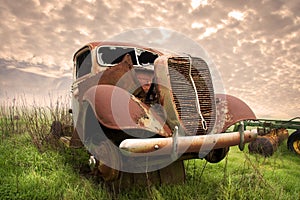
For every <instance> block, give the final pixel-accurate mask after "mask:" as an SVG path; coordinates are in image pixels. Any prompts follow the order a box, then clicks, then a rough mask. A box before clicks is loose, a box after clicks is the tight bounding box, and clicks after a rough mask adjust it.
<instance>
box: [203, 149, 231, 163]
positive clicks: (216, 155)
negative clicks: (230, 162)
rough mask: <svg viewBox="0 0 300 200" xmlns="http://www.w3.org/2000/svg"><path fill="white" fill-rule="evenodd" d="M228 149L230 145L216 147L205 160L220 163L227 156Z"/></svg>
mask: <svg viewBox="0 0 300 200" xmlns="http://www.w3.org/2000/svg"><path fill="white" fill-rule="evenodd" d="M228 151H229V147H225V148H221V149H214V150H212V151H210V152H209V153H208V154H207V155H206V156H205V160H206V161H207V162H209V163H218V162H220V161H221V160H223V159H224V158H225V156H226V155H227V153H228Z"/></svg>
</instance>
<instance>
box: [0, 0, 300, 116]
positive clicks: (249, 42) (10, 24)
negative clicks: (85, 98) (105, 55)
mask: <svg viewBox="0 0 300 200" xmlns="http://www.w3.org/2000/svg"><path fill="white" fill-rule="evenodd" d="M299 13H300V3H299V1H298V0H289V1H285V0H281V1H280V0H251V1H250V0H249V1H246V0H239V1H238V0H220V1H217V0H212V1H210V0H200V1H199V0H198V1H197V0H191V1H181V0H171V1H162V0H152V1H148V0H141V1H117V0H85V1H83V0H52V1H51V0H49V1H47V0H45V1H44V0H20V1H12V0H0V17H1V20H0V24H1V29H0V37H1V45H0V97H7V96H10V95H11V94H13V95H16V94H18V93H22V92H23V93H25V94H28V95H29V94H30V95H31V94H40V95H45V94H47V93H48V92H54V93H55V92H58V91H69V89H70V84H71V82H72V80H71V78H72V77H71V74H72V56H73V53H74V52H75V51H76V50H77V49H78V48H80V47H81V46H83V45H84V44H86V43H87V42H90V41H98V40H106V39H109V38H110V37H111V36H114V35H118V34H120V33H122V32H126V31H130V30H132V29H137V28H151V27H164V28H166V29H170V30H173V31H176V32H178V33H180V34H184V35H185V36H186V37H188V38H190V39H192V40H194V41H195V42H196V43H197V44H199V45H200V46H202V47H203V48H204V49H205V50H206V51H207V52H208V53H209V55H210V57H211V58H212V60H213V61H214V63H215V65H216V67H217V69H218V70H219V72H220V75H221V77H222V79H223V83H224V87H225V89H226V92H227V93H228V94H231V95H234V96H237V97H239V98H241V99H242V100H244V101H245V102H246V103H247V104H248V105H250V106H251V108H252V109H253V110H254V112H255V113H256V115H257V116H258V117H265V118H285V119H288V118H291V117H296V116H300V112H299V110H300V106H299V101H300V99H299V97H300V95H299V94H300V78H299V74H300V37H299V35H300V14H299Z"/></svg>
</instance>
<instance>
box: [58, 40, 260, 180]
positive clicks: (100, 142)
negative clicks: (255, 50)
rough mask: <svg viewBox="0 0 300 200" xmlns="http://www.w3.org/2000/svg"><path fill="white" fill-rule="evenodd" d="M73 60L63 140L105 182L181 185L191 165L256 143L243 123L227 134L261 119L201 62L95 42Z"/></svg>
mask: <svg viewBox="0 0 300 200" xmlns="http://www.w3.org/2000/svg"><path fill="white" fill-rule="evenodd" d="M73 61H74V66H73V79H74V82H73V84H72V88H71V92H72V115H73V126H74V128H73V131H72V134H71V136H70V137H67V136H62V137H61V141H63V142H64V143H65V144H66V145H68V146H70V147H74V148H76V147H82V146H84V147H85V148H86V149H88V151H89V153H90V158H89V162H90V165H91V166H92V167H93V169H94V170H95V171H97V174H98V175H99V176H100V177H101V178H102V179H103V180H104V181H106V182H118V183H121V182H122V184H133V183H140V181H141V180H143V178H141V177H144V179H146V178H145V177H147V179H148V180H150V181H151V182H160V183H165V182H167V183H168V182H182V181H184V180H185V170H184V164H183V161H184V160H188V159H197V158H201V159H205V160H207V161H208V162H210V163H217V162H219V161H221V160H222V159H223V158H224V157H225V156H226V154H227V152H228V150H229V147H230V146H236V145H238V146H239V148H240V149H241V150H242V149H243V148H244V144H245V143H248V142H250V141H253V140H255V138H256V137H257V131H256V130H244V125H243V124H242V123H241V125H240V126H239V128H238V129H237V130H236V131H232V132H226V130H227V128H228V127H230V126H232V125H234V124H237V123H239V122H242V121H244V120H255V119H256V116H255V114H254V113H253V111H252V110H251V109H250V107H249V106H248V105H247V104H246V103H244V102H243V101H242V100H240V99H238V98H236V97H234V96H231V95H226V94H217V93H215V91H214V85H213V81H212V76H211V72H210V68H209V66H208V64H207V62H206V61H205V60H204V59H202V58H200V57H193V56H192V55H188V54H177V53H170V52H163V51H161V50H157V49H153V48H148V47H144V46H139V45H136V44H128V43H122V42H91V43H88V44H87V45H85V46H83V47H82V48H80V49H79V50H78V51H76V53H75V54H74V58H73ZM52 126H53V127H55V126H56V127H57V126H61V125H60V124H59V122H54V124H53V125H52ZM53 130H57V129H55V128H54V129H53ZM59 135H60V134H59Z"/></svg>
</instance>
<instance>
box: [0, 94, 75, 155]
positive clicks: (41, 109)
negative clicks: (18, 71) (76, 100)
mask: <svg viewBox="0 0 300 200" xmlns="http://www.w3.org/2000/svg"><path fill="white" fill-rule="evenodd" d="M49 98H51V95H50V94H49ZM52 102H54V103H52ZM69 105H70V104H69V100H68V98H67V97H63V96H60V97H59V98H58V99H56V100H53V101H50V103H49V105H47V106H40V105H38V104H37V103H36V102H35V101H33V102H31V103H29V102H27V100H26V97H25V96H19V97H18V98H13V99H11V100H9V99H8V100H6V101H2V102H1V103H0V124H1V138H2V139H3V138H5V137H8V136H9V135H11V134H20V133H28V134H29V135H30V137H31V140H32V142H33V144H34V145H35V146H36V147H37V148H38V150H40V151H43V150H44V149H43V144H45V143H47V142H49V140H50V139H51V135H50V127H51V123H52V122H53V121H60V122H61V123H62V124H68V125H70V124H72V116H71V115H70V114H69V108H70V107H69Z"/></svg>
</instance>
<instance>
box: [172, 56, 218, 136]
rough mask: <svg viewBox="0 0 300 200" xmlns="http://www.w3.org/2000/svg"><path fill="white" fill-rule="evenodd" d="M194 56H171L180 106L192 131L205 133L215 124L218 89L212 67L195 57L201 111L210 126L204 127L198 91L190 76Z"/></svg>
mask: <svg viewBox="0 0 300 200" xmlns="http://www.w3.org/2000/svg"><path fill="white" fill-rule="evenodd" d="M189 67H190V59H189V58H187V57H173V58H169V59H168V69H169V74H170V82H171V88H172V92H173V98H174V101H175V106H176V110H177V112H178V114H179V118H180V119H181V121H182V124H183V126H184V127H185V129H186V130H187V134H188V135H204V134H207V133H209V132H210V131H211V130H212V129H213V126H214V123H215V117H216V111H215V99H214V90H213V84H212V80H211V75H210V71H209V68H208V66H207V64H206V62H205V61H204V60H202V59H201V58H192V69H191V74H192V78H193V80H194V83H195V85H196V89H197V93H198V101H199V104H200V107H201V113H202V116H203V117H204V119H205V121H206V123H207V126H208V129H207V130H204V129H203V127H202V125H201V119H200V116H199V114H198V112H197V107H196V94H195V91H194V88H193V87H192V82H191V80H190V77H189Z"/></svg>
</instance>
